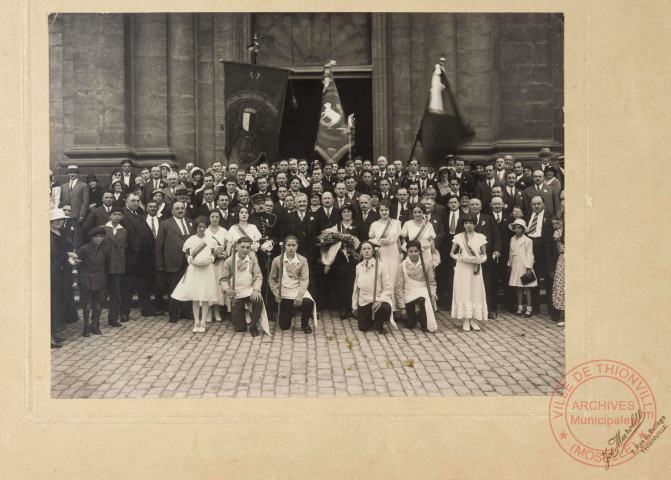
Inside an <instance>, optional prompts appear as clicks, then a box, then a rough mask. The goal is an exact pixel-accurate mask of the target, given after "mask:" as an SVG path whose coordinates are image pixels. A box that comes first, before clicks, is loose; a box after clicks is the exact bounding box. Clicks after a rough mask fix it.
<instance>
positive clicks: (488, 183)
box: [487, 180, 494, 188]
mask: <svg viewBox="0 0 671 480" xmlns="http://www.w3.org/2000/svg"><path fill="white" fill-rule="evenodd" d="M492 183H494V182H492V181H491V180H489V181H488V182H487V185H489V188H492Z"/></svg>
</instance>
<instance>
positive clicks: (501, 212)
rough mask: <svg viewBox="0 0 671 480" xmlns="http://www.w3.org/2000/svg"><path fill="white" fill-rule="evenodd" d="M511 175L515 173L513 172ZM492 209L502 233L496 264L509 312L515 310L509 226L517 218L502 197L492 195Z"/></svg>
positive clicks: (493, 216)
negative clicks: (511, 283) (510, 273)
mask: <svg viewBox="0 0 671 480" xmlns="http://www.w3.org/2000/svg"><path fill="white" fill-rule="evenodd" d="M511 175H515V174H514V173H511ZM490 210H491V212H492V214H491V215H492V218H494V223H495V225H496V226H497V227H498V229H499V234H500V235H501V258H500V259H499V263H498V264H497V265H496V266H497V268H498V272H497V273H498V279H499V280H501V283H502V284H503V290H504V291H505V292H506V295H505V302H506V307H507V308H508V311H509V312H511V313H512V312H514V311H515V310H514V308H515V291H514V289H513V287H510V286H509V285H508V283H509V282H508V280H509V275H508V268H507V266H508V258H509V255H510V239H511V238H512V236H513V235H514V233H513V232H512V231H510V229H509V228H508V225H510V224H511V223H512V222H513V221H514V220H515V219H514V218H513V216H512V214H510V213H507V212H506V211H505V209H504V205H503V199H502V198H501V197H492V199H491V201H490Z"/></svg>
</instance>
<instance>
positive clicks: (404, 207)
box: [389, 187, 412, 225]
mask: <svg viewBox="0 0 671 480" xmlns="http://www.w3.org/2000/svg"><path fill="white" fill-rule="evenodd" d="M389 215H390V216H391V218H394V219H396V220H398V221H400V222H401V225H403V224H404V223H405V222H407V221H408V220H410V218H411V217H412V213H411V212H410V205H409V203H408V189H407V188H405V187H400V188H399V189H398V190H396V198H395V199H394V200H392V202H391V211H390V212H389Z"/></svg>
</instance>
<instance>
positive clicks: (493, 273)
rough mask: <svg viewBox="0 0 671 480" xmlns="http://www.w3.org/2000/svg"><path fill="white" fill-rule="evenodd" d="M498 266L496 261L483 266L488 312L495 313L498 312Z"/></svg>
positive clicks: (487, 262)
mask: <svg viewBox="0 0 671 480" xmlns="http://www.w3.org/2000/svg"><path fill="white" fill-rule="evenodd" d="M497 272H498V270H497V264H496V262H495V261H489V260H488V261H486V262H485V263H483V264H482V280H483V281H484V283H485V295H486V296H487V310H488V311H489V312H490V313H494V311H495V310H496V292H497V290H498V278H497V277H498V274H497Z"/></svg>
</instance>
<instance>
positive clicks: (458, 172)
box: [454, 157, 476, 196]
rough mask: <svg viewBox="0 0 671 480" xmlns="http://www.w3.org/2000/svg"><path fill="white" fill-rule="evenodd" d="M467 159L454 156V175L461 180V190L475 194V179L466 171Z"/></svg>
mask: <svg viewBox="0 0 671 480" xmlns="http://www.w3.org/2000/svg"><path fill="white" fill-rule="evenodd" d="M465 166H466V161H465V160H464V159H463V158H461V157H455V158H454V176H455V178H457V179H458V180H459V185H460V186H461V187H460V192H466V193H468V194H469V195H470V196H473V194H474V192H475V188H476V183H475V179H474V178H473V176H472V175H471V174H470V173H468V172H466V171H464V168H465Z"/></svg>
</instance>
